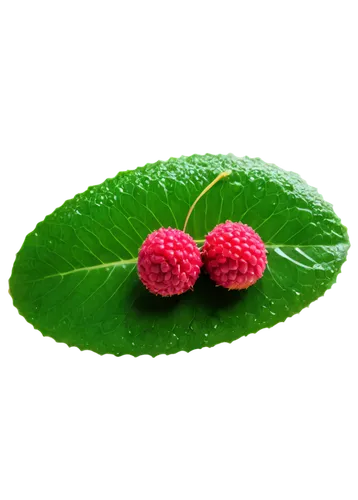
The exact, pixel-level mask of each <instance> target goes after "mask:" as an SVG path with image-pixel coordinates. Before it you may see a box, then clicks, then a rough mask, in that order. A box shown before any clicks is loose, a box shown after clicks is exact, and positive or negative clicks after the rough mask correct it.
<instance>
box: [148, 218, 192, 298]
mask: <svg viewBox="0 0 358 500" xmlns="http://www.w3.org/2000/svg"><path fill="white" fill-rule="evenodd" d="M201 266H202V261H201V256H200V251H199V248H198V247H197V245H196V243H195V241H194V240H193V238H192V237H191V236H190V235H189V234H187V233H184V232H183V231H180V230H179V229H171V228H170V227H169V228H164V227H162V228H160V229H158V230H157V231H154V232H153V233H151V234H150V235H149V236H147V238H146V240H145V241H144V243H143V245H142V247H141V249H140V251H139V255H138V273H139V277H140V279H141V280H142V283H143V284H144V285H145V286H146V288H147V289H148V290H149V291H150V292H152V293H155V294H159V295H163V296H168V295H179V294H181V293H184V292H186V291H187V290H189V288H192V287H193V286H194V283H195V282H196V280H197V278H198V276H199V273H200V267H201Z"/></svg>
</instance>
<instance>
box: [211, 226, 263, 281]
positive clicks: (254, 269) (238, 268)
mask: <svg viewBox="0 0 358 500" xmlns="http://www.w3.org/2000/svg"><path fill="white" fill-rule="evenodd" d="M202 257H203V261H204V264H205V267H206V270H207V272H208V273H209V275H210V278H211V279H212V280H214V281H215V283H216V284H217V285H221V286H223V287H225V288H229V289H230V290H241V289H243V288H248V287H249V286H251V285H253V284H254V283H256V281H257V280H258V279H259V278H261V277H262V275H263V273H264V270H265V267H266V264H267V257H266V250H265V245H264V243H263V241H262V240H261V238H260V236H259V235H258V234H257V233H256V232H255V231H254V230H253V229H252V228H251V227H249V226H247V225H246V224H242V223H241V222H230V221H226V222H225V223H224V224H219V225H218V226H216V227H215V228H214V229H213V230H212V231H211V232H210V233H209V234H208V235H207V237H206V239H205V243H204V246H203V250H202Z"/></svg>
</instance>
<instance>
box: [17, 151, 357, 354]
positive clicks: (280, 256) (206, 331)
mask: <svg viewBox="0 0 358 500" xmlns="http://www.w3.org/2000/svg"><path fill="white" fill-rule="evenodd" d="M229 169H230V170H231V171H232V173H231V175H230V176H229V177H227V178H226V179H224V180H223V181H221V182H220V183H218V184H217V185H216V186H214V187H213V188H212V190H211V191H209V192H208V193H207V194H206V195H205V197H203V198H202V199H201V200H200V201H199V203H198V204H197V206H196V207H195V210H194V212H193V214H192V216H191V218H190V220H189V224H188V227H187V232H189V233H190V234H191V235H192V236H193V238H194V239H195V240H196V241H197V242H198V244H199V245H201V244H202V243H203V240H204V238H205V235H206V234H207V233H208V232H209V231H210V230H211V229H213V227H214V226H215V225H216V224H218V223H219V222H223V221H225V220H228V219H229V220H232V221H242V222H244V223H246V224H248V225H250V226H251V227H253V228H254V229H255V230H256V231H257V232H258V233H259V234H260V236H261V238H262V239H263V241H264V242H265V244H266V246H267V250H268V266H267V269H266V271H265V273H264V276H263V278H262V279H261V280H259V281H258V282H257V283H256V285H254V286H252V287H250V288H249V289H248V290H245V291H241V292H229V291H227V290H226V289H223V288H220V287H215V285H214V283H213V282H212V281H210V279H209V278H208V277H207V276H205V275H204V274H203V275H202V276H201V277H200V278H199V280H198V282H197V283H196V286H195V290H194V292H187V293H186V294H183V295H181V296H176V297H171V298H167V297H166V298H163V297H157V296H154V295H151V294H150V293H149V292H148V291H147V290H146V289H145V288H144V287H143V285H142V284H141V283H140V281H139V279H138V276H137V267H136V261H137V255H138V250H139V248H140V246H141V244H142V242H143V240H144V239H145V238H146V236H147V235H148V234H149V233H150V232H152V231H153V230H155V229H158V228H159V227H161V226H164V227H168V226H171V227H177V228H180V229H182V227H183V224H184V220H185V217H186V214H187V212H188V210H189V208H190V206H191V204H192V203H193V201H194V200H195V199H196V197H197V196H198V195H199V194H200V192H201V191H202V190H203V189H204V188H205V187H206V186H207V185H208V184H209V183H210V182H211V181H212V180H213V179H214V178H215V177H216V176H217V175H218V174H219V173H220V172H222V171H224V170H229ZM348 248H349V240H348V236H347V231H346V228H345V227H344V226H343V225H342V224H341V221H340V220H339V218H338V217H337V216H336V215H335V213H334V212H333V209H332V206H331V205H330V204H329V203H326V202H325V201H324V200H323V199H322V197H321V196H320V195H319V194H318V193H317V191H316V190H315V189H314V188H312V187H310V186H308V185H307V184H306V183H305V182H304V181H303V180H302V179H301V178H300V177H299V176H298V175H296V174H294V173H291V172H286V171H283V170H281V169H279V168H278V167H276V166H274V165H271V164H266V163H264V162H263V161H262V160H260V159H250V158H247V157H245V158H236V157H235V156H233V155H227V156H224V155H218V156H212V155H205V156H198V155H194V156H191V157H182V158H179V159H174V158H171V159H170V160H168V161H166V162H157V163H155V164H151V165H147V166H145V167H142V168H138V169H137V170H134V171H128V172H121V173H119V174H118V175H117V176H116V177H115V178H113V179H107V180H106V181H105V182H104V183H103V184H101V185H99V186H94V187H90V188H89V189H88V190H87V191H86V192H84V193H82V194H79V195H77V196H75V197H74V198H73V199H72V200H68V201H66V202H65V203H64V205H62V207H60V208H58V209H56V210H55V211H54V212H53V213H52V214H51V215H48V216H47V217H46V218H45V220H44V221H43V222H40V223H39V224H38V225H37V227H36V229H35V230H34V231H33V232H31V233H30V234H29V235H28V236H27V237H26V239H25V241H24V244H23V246H22V248H21V250H20V251H19V253H18V254H17V257H16V260H15V263H14V267H13V271H12V275H11V278H10V293H11V295H12V297H13V301H14V305H15V306H16V307H17V308H18V310H19V312H20V314H21V315H23V316H24V317H25V318H26V320H27V321H28V322H30V323H31V324H32V325H33V326H34V327H35V328H36V329H38V330H40V331H41V332H42V334H43V335H45V336H51V337H53V338H54V339H55V340H56V341H58V342H65V343H66V344H68V345H69V346H77V347H79V348H80V349H91V350H93V351H95V352H97V353H99V354H105V353H112V354H115V355H117V356H120V355H123V354H132V355H134V356H138V355H141V354H150V355H152V356H156V355H158V354H163V353H164V354H171V353H175V352H178V351H181V350H184V351H191V350H193V349H197V348H201V347H204V346H213V345H215V344H218V343H220V342H232V341H233V340H235V339H237V338H239V337H241V336H243V335H248V334H249V333H255V332H257V331H258V330H260V329H262V328H266V327H271V326H273V325H275V324H276V323H278V322H280V321H284V320H285V319H286V318H287V317H289V316H292V315H293V314H296V313H298V312H299V311H300V310H301V309H303V308H304V307H306V306H307V305H308V304H309V303H310V302H312V301H313V300H315V299H317V298H318V297H320V296H321V295H323V294H324V292H325V291H326V290H327V289H328V288H330V287H331V285H332V284H333V283H334V282H335V280H336V277H337V274H338V273H339V271H340V268H341V265H342V263H343V262H344V260H345V259H346V255H347V251H348Z"/></svg>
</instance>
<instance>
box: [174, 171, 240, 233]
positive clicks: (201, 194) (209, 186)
mask: <svg viewBox="0 0 358 500" xmlns="http://www.w3.org/2000/svg"><path fill="white" fill-rule="evenodd" d="M230 174H231V170H226V171H225V172H220V174H219V175H218V176H217V177H215V179H214V180H213V181H212V182H210V184H209V185H208V186H206V188H205V189H204V190H203V191H202V192H201V193H200V194H199V196H198V197H197V199H196V200H195V201H194V203H193V204H192V206H191V207H190V209H189V212H188V215H187V216H186V219H185V223H184V228H183V232H184V233H185V230H186V226H187V224H188V221H189V218H190V216H191V214H192V212H193V210H194V208H195V205H196V204H197V203H198V201H199V200H200V198H201V197H202V196H204V194H206V193H207V192H208V191H209V190H210V189H211V188H212V187H213V186H215V184H216V183H217V182H219V181H220V179H222V178H223V177H227V176H228V175H230Z"/></svg>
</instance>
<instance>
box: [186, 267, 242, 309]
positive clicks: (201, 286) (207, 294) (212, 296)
mask: <svg viewBox="0 0 358 500" xmlns="http://www.w3.org/2000/svg"><path fill="white" fill-rule="evenodd" d="M245 292H246V291H238V290H231V291H230V290H228V289H227V288H223V287H222V286H216V285H215V283H214V282H213V281H212V280H211V279H210V278H209V276H208V275H207V274H201V276H200V278H199V279H198V281H197V282H196V285H195V292H194V293H195V302H196V303H197V304H198V307H201V308H203V309H207V310H208V314H210V313H211V312H212V311H215V310H219V309H230V308H232V307H234V306H236V305H237V303H238V302H239V301H241V300H242V299H243V297H244V294H245Z"/></svg>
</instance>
